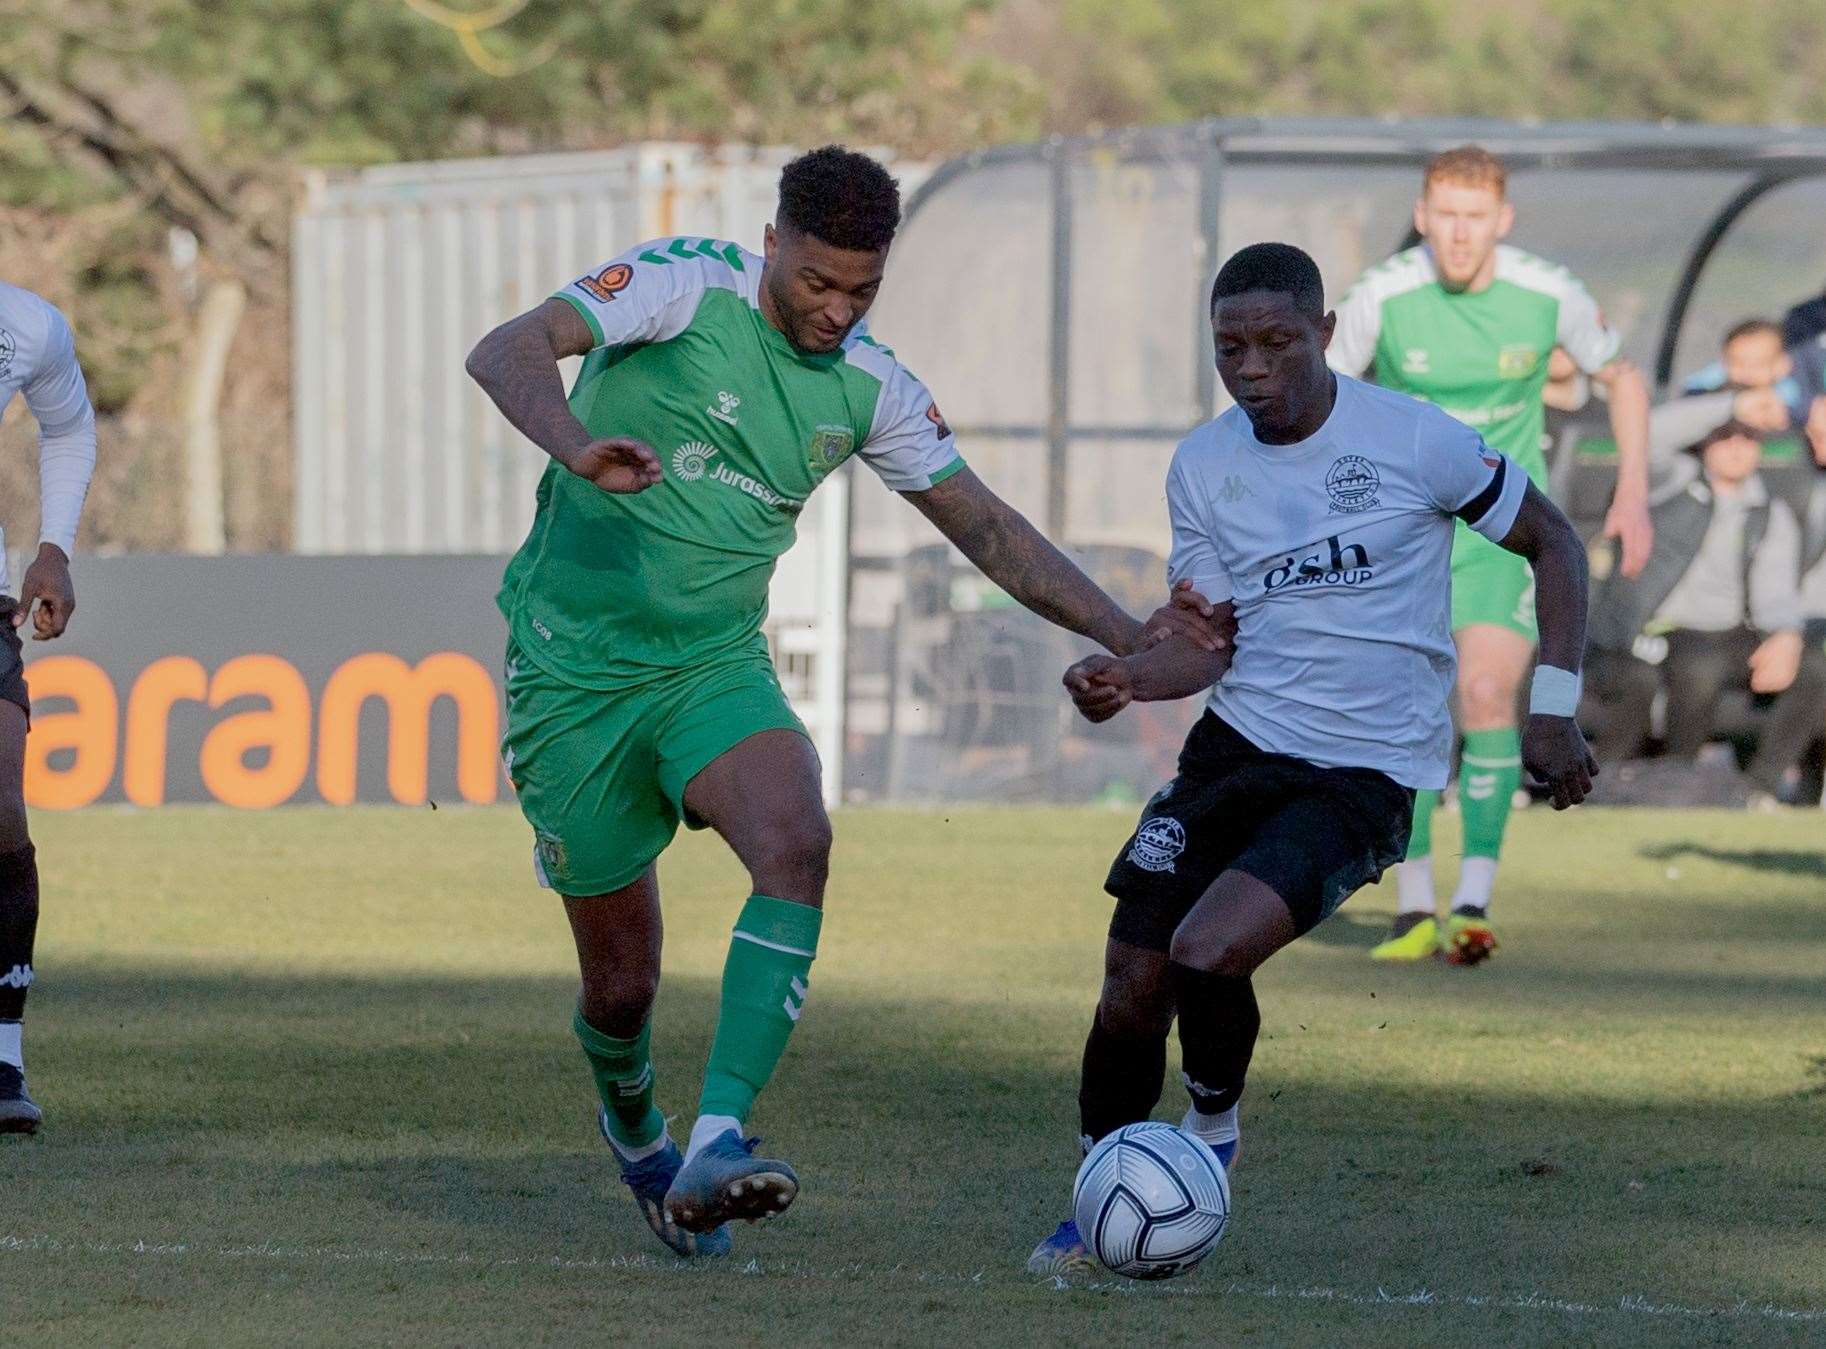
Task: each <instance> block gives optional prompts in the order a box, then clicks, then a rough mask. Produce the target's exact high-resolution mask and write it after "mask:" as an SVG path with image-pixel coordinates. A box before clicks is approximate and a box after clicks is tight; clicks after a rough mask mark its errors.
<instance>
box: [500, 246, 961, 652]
mask: <svg viewBox="0 0 1826 1349" xmlns="http://www.w3.org/2000/svg"><path fill="white" fill-rule="evenodd" d="M761 264H762V259H760V258H759V257H757V256H755V255H754V254H752V253H749V252H746V251H744V250H742V249H740V248H738V247H737V246H736V245H734V244H730V243H723V242H721V241H718V240H712V239H697V238H680V239H660V240H656V241H654V242H652V243H648V244H643V245H641V246H640V247H638V248H635V249H633V250H631V251H629V252H627V253H625V254H623V255H622V256H621V257H619V258H616V259H614V260H613V261H611V262H609V263H607V264H606V265H604V266H603V267H601V268H599V269H597V270H596V271H594V272H592V273H590V274H589V275H588V276H585V277H583V278H581V279H579V280H577V281H575V282H573V283H572V284H570V285H568V286H566V287H565V288H564V289H563V290H561V291H559V292H558V298H560V299H563V300H565V301H567V302H568V303H570V304H571V305H573V306H575V308H576V309H577V311H578V313H580V314H581V315H583V318H584V320H585V321H586V322H587V323H588V324H589V325H590V331H591V333H592V334H593V335H594V337H595V339H596V347H595V349H594V350H593V351H591V352H590V354H589V355H588V356H586V357H585V358H584V362H583V368H582V369H581V370H580V371H579V372H578V376H577V381H576V383H575V385H573V386H572V389H571V394H570V406H571V411H572V412H574V413H575V414H576V416H577V418H578V420H579V421H581V422H582V423H583V424H584V425H585V426H586V427H588V428H589V430H590V433H591V434H592V435H596V436H630V437H633V438H635V439H638V440H643V441H645V442H646V443H647V444H649V445H651V446H652V447H653V449H654V452H655V453H656V454H657V455H658V456H659V460H660V465H661V468H662V471H663V475H664V476H663V479H662V481H661V482H659V483H658V484H656V485H655V486H653V487H650V488H648V489H647V490H645V491H643V492H637V493H633V494H630V495H617V494H614V493H610V492H604V491H603V490H601V489H600V488H598V487H597V486H596V485H595V484H594V483H590V482H587V481H585V480H584V479H582V478H579V477H577V476H576V475H575V474H573V473H571V472H570V471H568V470H567V469H565V468H564V467H562V466H561V465H560V464H558V463H557V462H556V461H555V460H554V461H553V462H552V463H551V464H549V465H548V466H547V467H546V470H545V475H544V476H543V477H542V478H541V479H540V482H539V490H538V498H537V512H536V514H535V516H534V518H533V525H532V530H531V531H530V532H529V533H528V535H527V538H526V542H525V543H524V544H522V545H521V547H520V551H519V552H518V553H516V554H515V555H514V558H513V560H512V561H511V562H510V563H509V564H508V567H507V574H506V576H505V577H504V578H503V581H502V585H501V591H500V595H499V597H498V602H499V604H500V606H501V611H502V612H503V613H504V614H505V615H506V616H507V621H508V624H509V626H510V628H511V630H512V632H513V635H514V637H515V639H516V640H517V641H518V643H519V645H520V649H521V650H522V651H524V652H525V653H526V655H527V656H528V658H530V659H531V660H533V661H535V662H537V663H538V664H539V665H541V666H542V667H543V668H545V669H546V670H548V671H549V672H550V673H551V674H553V675H555V676H557V677H558V678H560V679H563V680H565V681H567V682H570V683H572V684H576V685H579V686H581V687H585V688H600V689H619V688H630V687H633V686H635V685H637V684H641V683H644V682H646V681H648V680H651V679H656V678H661V677H664V676H665V675H666V674H668V673H669V672H672V671H676V670H683V669H689V668H695V667H698V666H701V665H702V664H704V663H705V662H707V661H712V660H716V659H718V658H720V657H722V656H725V655H730V654H736V653H739V652H742V651H757V650H759V651H764V650H765V647H764V639H763V638H762V637H761V635H760V634H761V624H762V621H763V620H764V619H765V618H766V615H767V586H768V582H769V581H770V580H771V579H772V577H773V572H774V563H775V561H776V559H778V558H779V556H780V554H782V553H784V552H785V551H786V550H787V549H788V548H789V547H791V545H792V542H793V536H794V529H795V526H796V523H797V521H798V517H799V512H800V510H801V509H802V508H803V507H804V505H805V502H806V499H807V498H808V497H810V495H811V493H812V492H813V490H814V489H815V488H816V487H817V486H818V484H819V483H821V482H823V481H824V479H825V478H826V477H828V476H829V475H830V473H831V472H832V470H834V469H835V468H837V466H838V465H840V464H841V463H843V461H844V460H845V459H847V458H849V457H850V455H851V454H860V455H861V456H862V458H863V460H864V461H865V462H866V463H867V464H868V465H869V466H870V467H871V468H872V469H874V471H875V472H876V474H877V475H879V476H880V478H881V480H882V481H883V482H884V483H886V484H887V486H888V487H889V488H891V489H893V490H895V491H901V492H914V491H923V490H924V489H926V488H928V487H931V486H933V485H934V484H936V483H939V482H942V481H944V480H945V479H946V478H948V477H950V476H951V475H952V474H954V473H956V472H957V471H958V470H959V469H961V468H962V467H963V466H964V465H963V460H962V459H960V458H959V457H958V454H957V450H956V446H955V445H954V443H953V441H952V435H951V428H950V427H949V426H947V425H946V424H945V420H944V418H943V417H942V416H940V415H939V412H938V409H937V408H936V407H935V406H934V405H933V401H932V396H931V394H929V393H928V392H927V391H926V388H925V386H924V385H922V384H921V383H920V382H919V381H918V380H917V379H915V378H914V377H913V376H912V375H911V374H910V373H909V372H908V371H907V370H906V368H905V367H903V366H902V365H901V364H900V363H899V362H898V361H896V360H895V359H894V354H893V352H891V351H889V350H888V349H887V348H886V347H883V346H880V345H879V344H877V343H876V342H874V341H873V340H872V339H870V338H869V337H868V336H867V334H866V332H865V331H864V329H863V328H862V327H861V326H860V325H859V326H858V327H857V329H856V331H854V332H852V333H851V334H850V336H849V337H848V338H847V339H845V341H844V344H843V346H842V347H841V348H840V349H839V350H837V351H834V352H831V353H829V354H828V355H813V354H809V353H806V352H802V351H800V350H798V349H797V348H795V347H794V346H793V345H792V343H791V342H789V341H787V339H786V338H785V336H784V335H782V334H781V333H780V332H779V331H778V330H776V329H775V328H774V327H773V326H772V325H771V324H769V323H768V321H767V320H766V318H764V317H763V316H762V314H761V311H760V309H759V307H758V301H757V298H756V296H757V293H758V288H759V286H760V280H761Z"/></svg>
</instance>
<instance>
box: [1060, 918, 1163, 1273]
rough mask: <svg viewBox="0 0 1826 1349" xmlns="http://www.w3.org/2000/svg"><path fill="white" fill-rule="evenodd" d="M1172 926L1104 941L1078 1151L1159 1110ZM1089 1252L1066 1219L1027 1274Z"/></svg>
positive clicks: (1081, 1086) (1081, 1090)
mask: <svg viewBox="0 0 1826 1349" xmlns="http://www.w3.org/2000/svg"><path fill="white" fill-rule="evenodd" d="M1171 939H1172V927H1171V925H1170V924H1169V925H1167V927H1166V929H1165V931H1164V932H1163V933H1161V934H1160V938H1159V940H1158V941H1157V942H1152V941H1151V942H1150V943H1149V944H1148V945H1145V946H1142V945H1136V944H1135V943H1134V942H1130V941H1124V940H1122V939H1121V938H1120V937H1117V936H1115V935H1114V934H1113V933H1112V935H1111V936H1110V938H1109V940H1108V942H1107V943H1105V946H1104V952H1103V989H1102V991H1101V993H1100V994H1099V995H1098V998H1097V1007H1096V1010H1095V1011H1094V1012H1093V1013H1092V1014H1091V1028H1090V1034H1089V1035H1088V1036H1086V1037H1085V1041H1084V1059H1083V1065H1082V1069H1081V1071H1080V1074H1079V1078H1078V1131H1079V1136H1078V1142H1079V1152H1080V1155H1082V1154H1085V1153H1088V1152H1089V1151H1090V1150H1091V1148H1092V1146H1093V1145H1094V1144H1095V1143H1096V1141H1097V1140H1098V1139H1100V1138H1102V1137H1104V1136H1105V1135H1106V1134H1110V1133H1113V1132H1115V1131H1116V1130H1117V1129H1120V1128H1121V1127H1122V1126H1123V1125H1125V1124H1134V1123H1136V1122H1137V1121H1138V1120H1144V1119H1146V1118H1148V1116H1150V1115H1151V1114H1153V1113H1154V1107H1155V1106H1156V1105H1158V1104H1159V1103H1160V1090H1161V1088H1162V1087H1163V1086H1164V1085H1165V1084H1166V1078H1167V1033H1168V1031H1170V1030H1171V1029H1172V1026H1173V989H1172V986H1171V985H1170V984H1169V983H1168V980H1167V955H1166V943H1167V942H1168V941H1170V940H1171ZM1090 1263H1091V1259H1090V1252H1089V1251H1088V1250H1087V1249H1086V1248H1085V1245H1084V1240H1083V1238H1082V1237H1081V1236H1080V1235H1079V1232H1078V1224H1077V1222H1076V1221H1075V1220H1074V1219H1072V1218H1067V1219H1066V1220H1065V1221H1064V1222H1062V1223H1060V1224H1059V1225H1058V1226H1057V1227H1056V1228H1054V1229H1053V1231H1052V1234H1051V1235H1050V1236H1048V1237H1046V1238H1045V1239H1044V1240H1043V1241H1041V1242H1040V1244H1039V1245H1037V1246H1035V1247H1034V1249H1033V1252H1032V1254H1030V1255H1029V1256H1028V1257H1027V1272H1028V1273H1029V1274H1069V1273H1071V1272H1073V1271H1075V1270H1081V1269H1087V1268H1089V1266H1090Z"/></svg>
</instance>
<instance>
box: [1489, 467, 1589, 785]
mask: <svg viewBox="0 0 1826 1349" xmlns="http://www.w3.org/2000/svg"><path fill="white" fill-rule="evenodd" d="M1502 542H1503V547H1505V548H1507V549H1508V550H1509V551H1510V552H1512V553H1519V554H1521V556H1523V557H1525V558H1527V559H1528V561H1529V562H1530V564H1532V566H1533V567H1534V612H1535V621H1536V623H1537V624H1538V626H1539V627H1540V631H1541V648H1540V664H1539V665H1538V667H1537V668H1536V670H1535V676H1534V689H1533V692H1532V694H1531V697H1530V706H1529V715H1528V725H1527V727H1526V729H1525V730H1524V731H1523V733H1522V762H1523V763H1524V764H1526V765H1527V767H1528V771H1529V772H1530V773H1532V774H1534V776H1535V777H1536V778H1537V779H1538V780H1539V781H1540V782H1542V783H1544V784H1545V785H1546V786H1547V787H1549V788H1551V789H1552V791H1553V806H1554V809H1555V810H1565V809H1566V808H1567V807H1568V806H1576V805H1578V804H1579V802H1581V801H1583V800H1584V799H1585V797H1586V795H1587V794H1588V793H1589V792H1590V791H1591V780H1592V778H1594V777H1596V776H1597V773H1598V763H1597V760H1596V759H1594V758H1593V757H1592V754H1591V749H1590V747H1589V746H1588V745H1586V743H1585V736H1584V734H1583V733H1582V732H1581V731H1580V730H1579V723H1578V721H1577V719H1576V718H1577V715H1578V709H1579V674H1578V672H1579V665H1580V663H1581V661H1582V660H1583V658H1584V655H1585V609H1586V568H1585V545H1584V544H1583V543H1582V542H1581V541H1580V539H1579V534H1578V531H1577V530H1575V529H1574V528H1573V527H1572V522H1571V521H1570V520H1568V519H1567V518H1566V516H1565V515H1564V514H1563V513H1562V512H1561V510H1560V508H1559V507H1558V506H1556V505H1554V504H1553V502H1551V501H1549V500H1548V499H1547V497H1546V496H1545V495H1544V494H1543V493H1542V492H1541V490H1540V489H1539V488H1537V487H1535V486H1534V484H1532V483H1530V484H1529V485H1528V490H1527V493H1526V494H1525V495H1524V496H1523V498H1522V505H1521V509H1520V510H1519V511H1517V512H1516V517H1515V523H1514V524H1513V525H1511V526H1510V528H1509V533H1508V534H1507V535H1506V536H1504V538H1503V541H1502Z"/></svg>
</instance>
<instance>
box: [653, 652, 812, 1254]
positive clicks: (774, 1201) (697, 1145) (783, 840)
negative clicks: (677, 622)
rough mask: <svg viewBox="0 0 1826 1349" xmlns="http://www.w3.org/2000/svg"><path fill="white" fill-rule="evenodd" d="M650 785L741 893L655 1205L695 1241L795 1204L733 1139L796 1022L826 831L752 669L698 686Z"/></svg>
mask: <svg viewBox="0 0 1826 1349" xmlns="http://www.w3.org/2000/svg"><path fill="white" fill-rule="evenodd" d="M661 778H662V781H664V782H666V783H667V790H668V791H669V792H675V793H676V799H677V800H678V801H679V803H680V806H681V809H682V811H683V813H684V815H685V818H686V819H687V821H688V822H689V823H691V824H692V825H693V826H694V827H703V826H708V827H709V828H712V829H714V830H716V831H717V833H718V834H719V835H721V837H722V838H723V840H724V841H725V842H726V843H728V844H729V846H730V848H731V849H732V850H733V851H734V852H735V855H736V857H737V858H738V859H739V860H740V861H741V863H742V865H743V866H744V867H746V868H747V870H748V875H749V882H750V885H749V896H748V899H747V902H746V903H745V904H744V905H743V906H742V911H741V914H740V916H739V917H738V918H737V919H736V924H735V931H734V933H733V934H732V936H731V940H730V943H729V955H728V957H727V959H726V960H725V962H724V965H723V985H722V1003H721V1006H720V1008H719V1010H718V1014H717V1028H716V1037H715V1039H714V1040H713V1041H712V1043H711V1047H710V1061H709V1063H708V1065H707V1066H706V1068H705V1070H704V1088H703V1094H702V1096H701V1097H700V1099H699V1102H698V1120H697V1123H696V1125H694V1126H693V1128H692V1131H691V1141H690V1144H689V1145H688V1146H687V1148H686V1152H685V1168H684V1170H682V1171H681V1172H680V1173H679V1177H678V1179H677V1180H676V1181H675V1182H674V1184H673V1187H672V1191H671V1193H670V1194H669V1195H668V1196H667V1209H668V1211H669V1212H670V1213H671V1214H672V1215H673V1216H674V1217H675V1218H676V1219H677V1220H678V1222H679V1224H680V1225H681V1226H684V1227H687V1228H691V1229H693V1230H700V1229H702V1228H703V1227H704V1226H706V1225H714V1224H716V1223H718V1222H722V1221H724V1220H726V1219H729V1218H763V1217H771V1216H773V1215H774V1214H776V1213H778V1212H780V1211H781V1210H783V1209H784V1208H786V1206H787V1205H788V1204H790V1203H791V1202H792V1200H793V1197H794V1196H795V1195H796V1194H797V1193H798V1177H797V1176H796V1175H795V1174H794V1172H793V1169H792V1168H791V1167H790V1166H788V1165H787V1164H786V1163H784V1162H782V1161H779V1160H777V1159H771V1158H759V1157H754V1156H752V1155H751V1154H752V1147H753V1145H752V1143H744V1141H743V1137H742V1135H743V1131H744V1126H745V1123H746V1121H747V1118H748V1113H749V1111H750V1109H751V1108H752V1107H753V1105H754V1102H755V1098H756V1097H757V1096H758V1095H759V1094H760V1092H761V1090H762V1088H764V1087H765V1086H766V1085H767V1083H768V1081H769V1079H770V1078H772V1076H773V1073H774V1069H775V1068H776V1067H777V1066H778V1065H779V1062H780V1059H781V1057H782V1056H783V1055H784V1054H785V1052H786V1045H787V1041H788V1040H789V1039H790V1038H791V1036H792V1032H793V1028H794V1027H795V1026H796V1025H797V1024H798V1021H799V1018H800V1016H801V1014H802V1013H803V1011H804V1008H805V1001H806V998H807V996H808V993H809V990H810V978H811V967H812V961H813V960H814V959H815V957H816V956H817V951H818V936H819V932H820V929H821V927H822V923H823V917H824V915H823V905H824V883H825V878H826V876H827V875H828V872H829V868H830V850H831V826H830V820H829V819H828V818H827V817H826V815H825V813H824V798H823V787H822V775H821V774H820V771H819V767H818V755H817V752H816V751H815V750H814V749H813V748H812V743H811V740H810V739H809V737H807V736H806V734H805V731H804V728H803V727H802V726H801V725H800V723H799V720H798V718H797V717H796V716H794V715H793V712H792V709H791V707H790V706H788V704H787V702H786V697H785V695H784V694H783V693H782V692H781V691H780V686H779V680H778V678H777V677H776V676H775V674H774V672H773V668H772V666H771V665H770V664H769V663H767V661H766V660H765V658H764V657H762V658H760V659H758V660H755V661H750V662H746V663H743V664H737V665H733V666H731V667H730V668H728V669H726V670H719V671H712V672H710V673H709V674H708V675H707V676H706V677H705V679H704V680H703V682H702V684H701V685H700V687H699V688H698V689H697V690H696V692H695V694H694V696H693V697H692V698H691V699H690V700H688V702H686V703H682V704H680V705H679V707H678V708H677V709H675V711H674V714H673V716H672V719H671V721H670V722H669V724H668V726H667V727H666V728H665V729H664V730H662V732H661ZM758 784H765V785H764V787H761V788H760V789H759V790H757V785H758Z"/></svg>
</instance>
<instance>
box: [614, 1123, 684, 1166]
mask: <svg viewBox="0 0 1826 1349" xmlns="http://www.w3.org/2000/svg"><path fill="white" fill-rule="evenodd" d="M671 1141H672V1135H671V1133H670V1131H668V1130H666V1129H661V1130H660V1131H659V1137H658V1138H656V1139H654V1140H653V1141H652V1142H651V1143H642V1144H641V1145H640V1146H639V1147H637V1148H631V1147H629V1146H628V1145H627V1144H626V1143H623V1142H622V1141H621V1140H620V1139H618V1138H616V1137H615V1135H613V1134H610V1135H609V1146H610V1147H612V1148H614V1149H615V1155H616V1156H617V1157H620V1158H621V1159H622V1161H624V1162H644V1161H646V1160H647V1158H649V1157H651V1156H652V1155H653V1154H654V1153H656V1152H664V1151H665V1150H666V1144H668V1143H670V1142H671Z"/></svg>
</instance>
